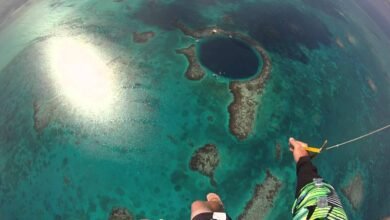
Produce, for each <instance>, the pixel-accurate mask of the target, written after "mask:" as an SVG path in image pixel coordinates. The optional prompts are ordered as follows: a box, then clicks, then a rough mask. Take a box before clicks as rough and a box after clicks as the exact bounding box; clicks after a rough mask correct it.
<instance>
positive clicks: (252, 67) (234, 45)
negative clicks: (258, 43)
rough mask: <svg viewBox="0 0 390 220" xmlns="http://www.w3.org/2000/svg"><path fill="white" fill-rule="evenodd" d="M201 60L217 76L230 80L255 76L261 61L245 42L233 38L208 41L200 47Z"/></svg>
mask: <svg viewBox="0 0 390 220" xmlns="http://www.w3.org/2000/svg"><path fill="white" fill-rule="evenodd" d="M198 56H199V60H200V62H201V63H202V64H203V66H205V67H207V68H208V69H209V70H211V71H212V72H214V73H215V74H218V75H221V76H223V77H227V78H230V79H245V78H250V77H251V76H253V75H255V74H256V73H257V71H258V70H259V65H260V63H261V60H259V56H258V55H257V54H256V53H255V52H254V50H253V49H252V48H251V47H250V46H249V45H247V44H245V43H244V42H242V41H240V40H237V39H232V38H211V39H206V40H204V41H203V42H201V43H200V45H199V55H198Z"/></svg>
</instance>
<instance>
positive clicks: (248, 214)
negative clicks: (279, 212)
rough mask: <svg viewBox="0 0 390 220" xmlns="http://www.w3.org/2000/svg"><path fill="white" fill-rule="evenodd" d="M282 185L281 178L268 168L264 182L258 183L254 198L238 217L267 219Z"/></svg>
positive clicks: (243, 219)
mask: <svg viewBox="0 0 390 220" xmlns="http://www.w3.org/2000/svg"><path fill="white" fill-rule="evenodd" d="M281 187H282V183H281V182H280V180H279V179H277V178H276V177H275V176H273V175H272V174H271V172H270V171H269V170H267V172H266V177H265V180H264V182H263V183H262V184H258V185H256V188H255V191H254V193H253V197H252V199H251V200H250V201H249V202H248V203H247V204H246V206H245V210H244V212H243V213H242V214H241V215H240V216H239V217H238V219H239V220H252V219H265V218H266V217H267V215H268V212H269V210H270V209H271V208H272V207H273V203H274V198H275V197H276V196H277V194H278V193H279V191H280V189H281Z"/></svg>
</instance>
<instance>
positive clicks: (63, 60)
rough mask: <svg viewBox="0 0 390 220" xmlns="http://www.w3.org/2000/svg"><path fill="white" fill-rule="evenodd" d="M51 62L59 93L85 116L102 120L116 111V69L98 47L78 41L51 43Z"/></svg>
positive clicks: (53, 41) (55, 41)
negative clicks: (101, 118) (109, 65)
mask: <svg viewBox="0 0 390 220" xmlns="http://www.w3.org/2000/svg"><path fill="white" fill-rule="evenodd" d="M48 52H49V62H50V66H51V71H52V76H53V78H54V81H55V83H56V84H57V85H56V86H57V88H58V89H59V93H60V94H61V95H62V96H64V97H66V98H67V99H68V101H69V102H70V103H71V104H72V107H73V108H77V109H78V110H81V112H82V113H83V114H87V115H88V116H92V117H94V118H95V117H98V116H99V117H101V116H103V115H106V114H110V111H112V108H113V105H114V100H115V94H114V91H113V90H114V88H113V86H114V85H113V84H114V82H113V81H114V80H113V73H112V70H111V69H110V68H109V67H108V66H107V65H106V62H105V60H106V59H104V56H103V54H101V53H100V52H99V51H98V49H97V48H96V47H94V45H92V44H89V43H86V42H84V41H82V40H81V39H75V38H65V37H63V38H54V39H52V40H51V41H50V46H49V51H48Z"/></svg>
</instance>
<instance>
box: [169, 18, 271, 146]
mask: <svg viewBox="0 0 390 220" xmlns="http://www.w3.org/2000/svg"><path fill="white" fill-rule="evenodd" d="M176 27H177V28H179V29H180V30H181V31H182V32H183V33H184V34H185V35H188V36H191V37H193V38H205V37H210V36H225V37H229V38H235V39H239V40H241V41H243V42H245V43H247V44H248V45H250V46H251V47H253V48H254V49H255V50H256V51H257V53H258V54H259V55H260V56H261V58H262V60H263V66H262V68H261V70H260V72H259V73H258V74H256V76H255V77H254V78H253V79H251V80H248V81H245V82H241V81H233V82H231V83H230V85H229V88H230V91H231V93H232V94H233V97H234V100H233V102H232V103H231V104H230V105H229V107H228V111H229V114H230V119H229V128H230V131H231V133H232V134H233V135H235V136H236V137H237V138H238V139H239V140H243V139H246V138H247V137H248V135H249V134H250V133H251V131H252V129H253V124H254V121H255V116H256V110H257V108H258V106H259V100H258V97H259V96H260V95H261V94H262V93H263V91H264V87H265V84H266V81H267V79H268V78H269V75H270V73H271V67H272V64H271V59H270V58H269V56H268V54H267V52H266V51H265V49H264V48H263V47H262V46H261V45H260V44H259V43H258V42H257V41H255V40H254V39H252V38H250V37H248V36H246V35H244V34H242V33H239V32H232V31H226V30H223V29H221V28H219V27H208V28H204V29H199V30H192V29H190V28H188V27H186V26H185V25H184V24H183V23H181V22H178V21H177V22H176ZM191 47H192V46H191ZM193 52H194V53H195V51H193ZM194 56H195V55H194ZM194 56H192V57H194ZM194 62H196V63H198V61H197V60H196V59H195V60H193V61H192V62H191V63H194ZM198 65H199V64H198ZM187 72H188V70H187Z"/></svg>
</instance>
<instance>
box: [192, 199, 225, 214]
mask: <svg viewBox="0 0 390 220" xmlns="http://www.w3.org/2000/svg"><path fill="white" fill-rule="evenodd" d="M223 210H224V208H223V204H222V201H221V199H220V198H219V196H218V195H217V194H215V193H209V194H208V195H207V201H206V202H204V201H195V202H193V203H192V205H191V219H193V218H194V217H195V216H197V215H199V214H202V213H213V212H223Z"/></svg>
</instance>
